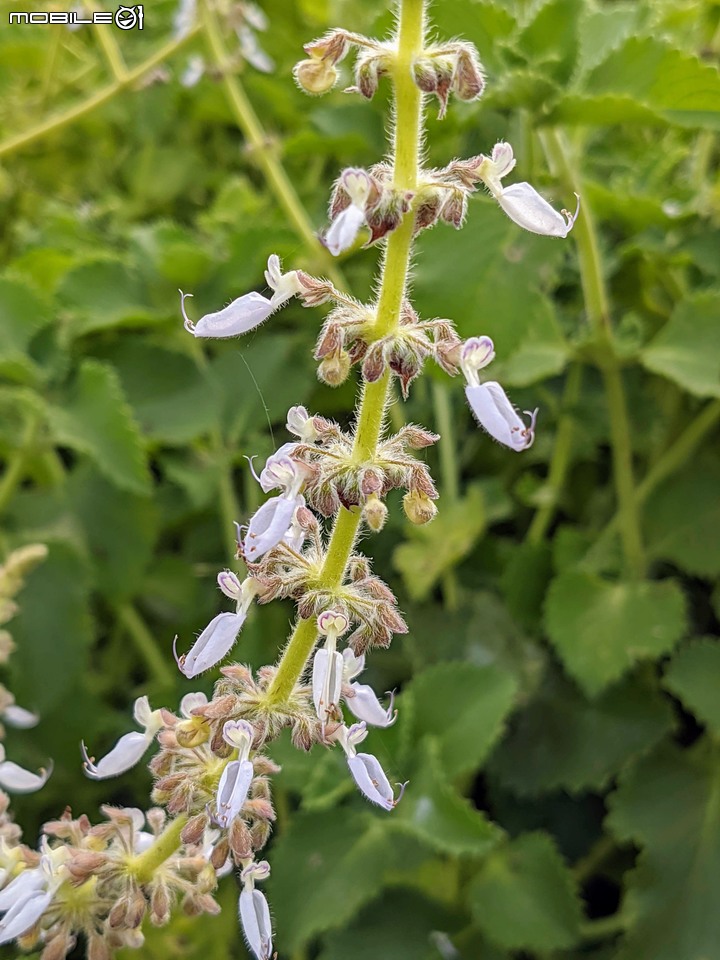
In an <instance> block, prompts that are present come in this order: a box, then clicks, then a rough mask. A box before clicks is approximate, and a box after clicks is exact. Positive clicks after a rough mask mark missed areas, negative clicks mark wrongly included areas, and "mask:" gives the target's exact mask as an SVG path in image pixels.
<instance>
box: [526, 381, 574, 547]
mask: <svg viewBox="0 0 720 960" xmlns="http://www.w3.org/2000/svg"><path fill="white" fill-rule="evenodd" d="M581 385H582V366H581V365H580V364H579V363H574V364H573V365H572V366H571V367H570V370H569V371H568V375H567V379H566V381H565V389H564V391H563V397H562V404H561V408H560V410H561V412H560V419H559V421H558V428H557V434H556V437H555V446H554V448H553V453H552V458H551V460H550V468H549V470H548V476H547V481H546V483H545V491H544V495H545V496H546V497H547V499H546V500H545V501H544V502H543V504H542V506H540V507H539V508H538V509H537V511H536V513H535V516H534V517H533V518H532V523H531V524H530V527H529V529H528V532H527V541H528V543H533V544H539V543H542V541H543V540H544V539H545V536H546V535H547V532H548V529H549V527H550V524H551V523H552V521H553V517H554V516H555V511H556V510H557V507H558V503H559V501H560V495H561V494H562V491H563V488H564V486H565V481H566V479H567V474H568V470H569V468H570V460H571V457H572V442H573V434H574V431H575V414H574V408H575V407H576V405H577V402H578V400H579V398H580V387H581Z"/></svg>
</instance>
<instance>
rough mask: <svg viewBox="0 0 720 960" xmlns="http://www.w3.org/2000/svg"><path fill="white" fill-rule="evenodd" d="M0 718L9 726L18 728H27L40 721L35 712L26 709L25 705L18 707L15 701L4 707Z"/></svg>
mask: <svg viewBox="0 0 720 960" xmlns="http://www.w3.org/2000/svg"><path fill="white" fill-rule="evenodd" d="M2 718H3V720H4V721H5V723H9V724H10V726H11V727H16V728H17V729H18V730H29V729H30V728H31V727H34V726H35V725H36V724H37V723H38V722H39V721H40V717H39V716H38V715H37V713H33V712H32V710H26V709H25V707H19V706H18V705H17V704H16V703H11V704H10V706H9V707H6V709H5V710H4V711H3V714H2Z"/></svg>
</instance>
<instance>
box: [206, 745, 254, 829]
mask: <svg viewBox="0 0 720 960" xmlns="http://www.w3.org/2000/svg"><path fill="white" fill-rule="evenodd" d="M253 776H254V770H253V765H252V763H251V762H250V761H249V760H231V761H230V763H228V764H227V765H226V767H225V769H224V770H223V772H222V776H221V777H220V782H219V783H218V789H217V799H216V812H215V822H216V823H217V824H218V826H220V827H222V828H223V829H227V828H228V827H229V826H230V824H231V822H232V821H233V820H234V819H235V817H236V816H237V815H238V814H239V813H240V811H241V810H242V808H243V806H244V805H245V801H246V800H247V795H248V791H249V790H250V785H251V784H252V779H253Z"/></svg>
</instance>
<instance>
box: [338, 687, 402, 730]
mask: <svg viewBox="0 0 720 960" xmlns="http://www.w3.org/2000/svg"><path fill="white" fill-rule="evenodd" d="M350 691H351V692H352V696H346V697H345V703H346V704H347V705H348V708H349V710H350V713H352V714H353V715H354V716H356V717H357V718H358V720H364V721H365V723H369V724H370V725H371V726H372V727H390V726H392V724H393V723H395V720H396V719H397V710H395V709H393V706H394V703H395V694H394V693H391V694H390V705H389V706H388V707H387V708H385V707H383V705H382V704H381V703H380V701H379V699H378V696H377V694H376V693H375V691H374V690H373V688H372V687H371V686H369V684H367V683H351V684H350Z"/></svg>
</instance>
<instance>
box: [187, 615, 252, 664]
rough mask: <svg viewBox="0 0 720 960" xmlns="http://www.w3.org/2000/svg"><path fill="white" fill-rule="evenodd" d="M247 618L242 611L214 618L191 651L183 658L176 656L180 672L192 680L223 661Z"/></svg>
mask: <svg viewBox="0 0 720 960" xmlns="http://www.w3.org/2000/svg"><path fill="white" fill-rule="evenodd" d="M246 617H247V612H246V611H245V610H242V609H241V610H239V611H238V612H237V613H219V614H218V615H217V616H216V617H213V619H212V620H211V621H210V623H209V624H208V625H207V626H206V627H205V629H204V630H203V631H202V633H201V634H200V636H199V637H198V638H197V640H196V641H195V643H194V644H193V645H192V647H191V648H190V650H189V651H188V652H187V653H186V654H184V655H183V656H181V657H177V656H176V660H177V662H178V666H179V667H180V672H181V673H182V674H184V675H185V676H186V677H187V678H188V680H192V678H193V677H196V676H197V675H198V674H199V673H203V671H205V670H209V669H210V668H211V667H214V666H215V664H216V663H219V662H220V661H221V660H223V659H224V658H225V657H226V656H227V655H228V653H229V652H230V650H231V649H232V647H233V646H234V644H235V641H236V640H237V636H238V634H239V633H240V630H241V629H242V626H243V624H244V623H245V619H246Z"/></svg>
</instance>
